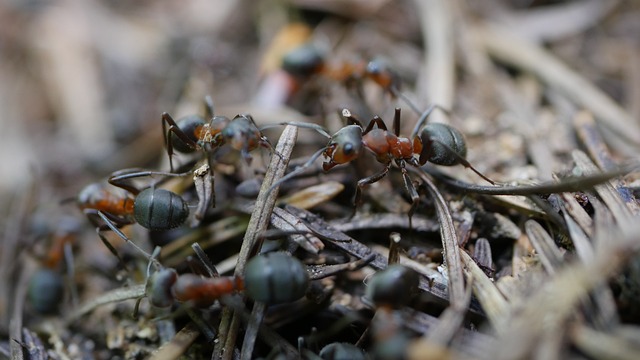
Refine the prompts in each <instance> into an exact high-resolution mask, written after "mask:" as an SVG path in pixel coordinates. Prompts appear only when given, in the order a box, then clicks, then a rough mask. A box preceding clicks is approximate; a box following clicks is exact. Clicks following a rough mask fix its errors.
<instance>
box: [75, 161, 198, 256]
mask: <svg viewBox="0 0 640 360" xmlns="http://www.w3.org/2000/svg"><path fill="white" fill-rule="evenodd" d="M151 175H163V176H183V175H184V174H173V173H165V172H155V171H140V170H139V169H127V170H121V171H117V172H115V173H113V174H112V175H111V176H110V177H109V179H108V182H107V183H105V182H99V183H93V184H89V185H87V186H86V187H85V188H84V189H82V190H81V191H80V193H79V194H78V197H77V199H76V203H77V205H78V207H79V208H80V210H82V211H83V212H84V213H85V215H87V217H89V219H90V220H91V221H92V222H93V223H94V224H97V223H96V221H95V219H96V218H99V219H101V220H102V221H103V222H104V225H99V226H97V227H96V231H97V233H98V235H99V236H100V239H101V240H102V242H103V243H104V244H105V245H106V246H107V248H109V250H110V251H111V252H112V253H113V254H114V255H116V256H118V254H117V252H116V250H115V248H113V246H112V245H111V244H110V243H109V241H108V240H107V239H106V238H105V237H104V235H103V234H102V231H104V230H107V229H108V230H111V231H113V232H115V233H116V234H117V235H118V236H119V237H120V238H121V239H123V240H124V241H125V242H128V243H130V244H132V246H134V247H136V248H137V249H138V250H139V251H140V252H141V253H143V254H146V255H147V256H150V255H149V254H148V253H147V252H145V251H144V250H142V249H141V248H140V247H138V246H137V245H136V244H135V243H133V242H132V241H131V240H130V239H129V238H128V237H127V236H126V235H125V234H124V233H123V232H122V231H121V230H120V229H119V228H120V227H123V226H125V225H130V224H134V223H136V222H137V223H138V224H140V225H142V226H143V227H145V228H147V229H149V230H152V231H163V230H170V229H173V228H176V227H178V226H180V225H182V224H183V223H184V222H185V221H186V219H187V217H188V216H189V208H188V206H187V203H186V202H185V201H184V199H182V197H180V196H179V195H177V194H175V193H173V192H171V191H169V190H165V189H160V188H156V187H155V186H151V187H148V188H146V189H144V190H142V191H141V190H139V189H137V188H136V187H134V186H133V185H131V184H129V183H128V180H130V179H132V178H136V177H141V176H151ZM105 225H106V227H105Z"/></svg>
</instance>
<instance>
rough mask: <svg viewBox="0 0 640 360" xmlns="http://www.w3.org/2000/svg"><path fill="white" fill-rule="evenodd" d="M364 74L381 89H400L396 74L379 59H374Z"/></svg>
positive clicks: (398, 78)
mask: <svg viewBox="0 0 640 360" xmlns="http://www.w3.org/2000/svg"><path fill="white" fill-rule="evenodd" d="M365 73H366V75H367V77H368V78H369V79H371V80H373V81H374V82H375V83H376V84H378V85H379V86H380V87H381V88H383V89H390V88H395V89H396V90H399V88H400V77H399V76H398V74H396V73H395V72H394V71H393V70H391V68H390V67H389V64H388V63H387V62H386V61H385V60H384V59H381V58H376V59H373V60H371V61H369V63H368V64H367V67H366V70H365Z"/></svg>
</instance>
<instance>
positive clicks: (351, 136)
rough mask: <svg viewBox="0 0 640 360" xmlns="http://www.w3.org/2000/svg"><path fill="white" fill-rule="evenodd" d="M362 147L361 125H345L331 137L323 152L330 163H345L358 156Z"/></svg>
mask: <svg viewBox="0 0 640 360" xmlns="http://www.w3.org/2000/svg"><path fill="white" fill-rule="evenodd" d="M362 148H363V145H362V127H361V126H359V125H347V126H345V127H343V128H342V129H340V130H339V131H338V132H336V133H335V134H334V135H333V136H332V137H331V140H330V141H329V145H327V150H326V151H325V152H324V154H325V156H326V157H329V158H330V161H331V162H332V163H335V164H337V165H339V164H346V163H348V162H350V161H352V160H354V159H356V158H357V157H358V156H360V154H361V153H362Z"/></svg>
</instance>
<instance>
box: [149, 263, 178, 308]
mask: <svg viewBox="0 0 640 360" xmlns="http://www.w3.org/2000/svg"><path fill="white" fill-rule="evenodd" d="M176 280H178V273H177V272H176V271H175V270H174V269H160V270H158V271H156V272H155V273H153V275H151V278H150V279H149V282H148V283H147V296H148V297H149V302H150V303H151V305H153V306H157V307H161V308H166V307H169V306H171V305H172V304H173V294H172V293H171V287H172V286H173V284H175V282H176Z"/></svg>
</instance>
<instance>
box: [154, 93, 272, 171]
mask: <svg viewBox="0 0 640 360" xmlns="http://www.w3.org/2000/svg"><path fill="white" fill-rule="evenodd" d="M205 104H206V109H207V110H206V115H207V117H208V118H210V120H209V122H207V121H206V120H205V119H204V118H202V117H200V116H198V115H191V116H186V117H183V118H181V119H178V121H175V120H174V119H173V118H172V117H171V115H169V114H168V113H166V112H164V113H162V131H163V134H164V141H165V144H166V146H167V154H168V155H169V166H170V169H171V171H172V172H173V160H172V157H173V151H174V149H175V150H176V151H178V152H182V153H190V152H193V151H195V150H202V151H203V152H204V153H205V154H207V155H208V158H207V159H208V161H209V167H210V169H213V166H212V164H211V163H210V162H211V159H210V155H212V153H213V152H214V151H215V150H217V149H218V148H220V147H221V146H223V145H225V144H229V145H231V147H232V148H233V149H236V150H238V151H240V154H241V155H242V157H243V158H244V159H245V161H247V163H250V162H251V155H250V154H249V152H251V151H253V150H255V149H256V148H258V147H259V146H262V147H266V148H268V149H269V150H271V152H272V153H274V149H273V146H272V145H271V143H270V142H269V140H268V139H267V138H266V137H265V136H264V135H262V132H261V131H260V129H259V128H258V126H257V125H256V122H255V120H254V119H253V117H252V116H251V115H249V114H239V115H236V117H234V118H233V119H229V118H228V117H226V116H221V115H214V114H215V112H214V106H213V100H212V99H211V97H210V96H208V95H207V96H206V97H205ZM167 125H168V128H167Z"/></svg>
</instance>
